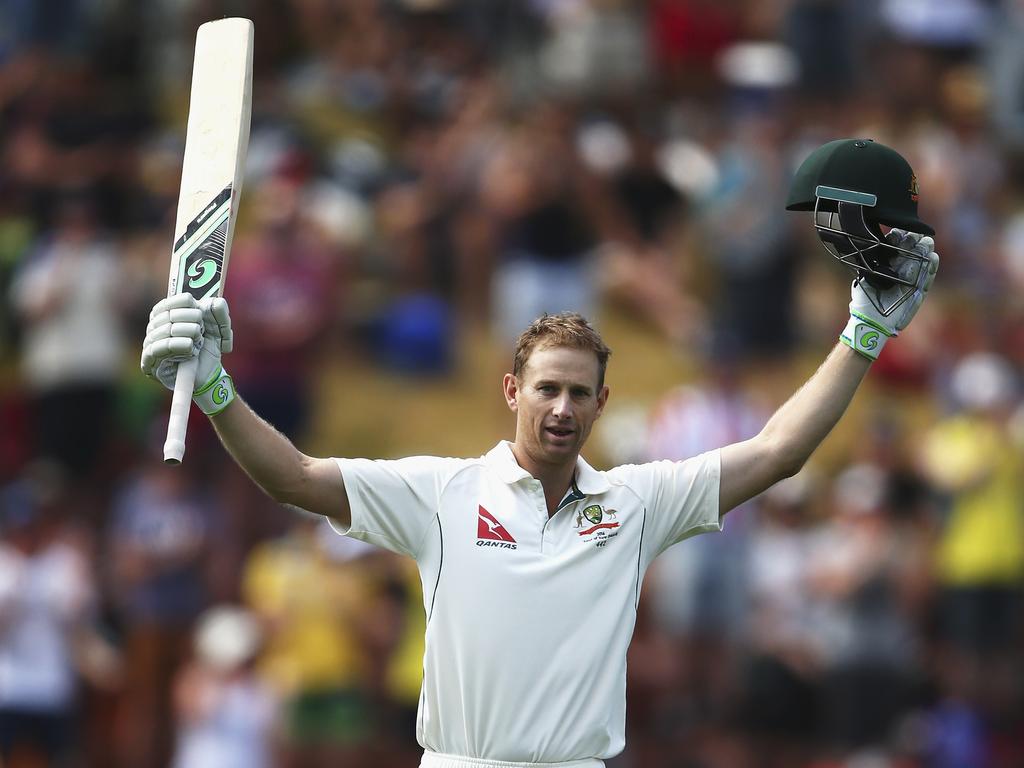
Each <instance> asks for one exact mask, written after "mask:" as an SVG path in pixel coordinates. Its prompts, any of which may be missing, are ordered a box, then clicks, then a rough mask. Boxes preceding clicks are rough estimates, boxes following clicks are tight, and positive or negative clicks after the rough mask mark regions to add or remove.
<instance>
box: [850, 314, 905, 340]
mask: <svg viewBox="0 0 1024 768" xmlns="http://www.w3.org/2000/svg"><path fill="white" fill-rule="evenodd" d="M850 315H851V316H852V317H855V318H856V319H858V320H860V321H861V322H864V323H867V324H868V325H870V326H871V327H872V328H875V329H877V330H879V331H881V332H882V333H884V334H885V335H886V336H887V337H888V336H895V335H896V332H895V331H893V330H892V329H891V328H886V327H885V326H884V325H882V324H880V323H879V322H878V321H877V320H874V319H872V318H870V317H868V316H867V315H862V314H861V313H860V312H857V311H855V310H851V311H850Z"/></svg>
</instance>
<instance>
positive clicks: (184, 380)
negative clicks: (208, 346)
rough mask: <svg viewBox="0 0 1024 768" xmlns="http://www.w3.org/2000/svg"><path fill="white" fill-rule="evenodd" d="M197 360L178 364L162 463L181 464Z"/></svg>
mask: <svg viewBox="0 0 1024 768" xmlns="http://www.w3.org/2000/svg"><path fill="white" fill-rule="evenodd" d="M198 367H199V358H197V357H192V358H189V359H188V360H185V361H184V362H181V363H179V364H178V375H177V377H176V378H175V379H174V396H173V397H172V398H171V415H170V418H169V419H168V421H167V441H166V442H165V443H164V462H165V463H167V464H181V458H182V457H183V456H184V455H185V433H186V432H187V431H188V412H189V408H190V407H191V406H192V391H193V390H194V389H195V385H196V368H198Z"/></svg>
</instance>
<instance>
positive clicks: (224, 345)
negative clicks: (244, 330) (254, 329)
mask: <svg viewBox="0 0 1024 768" xmlns="http://www.w3.org/2000/svg"><path fill="white" fill-rule="evenodd" d="M200 306H201V307H202V309H203V319H204V321H205V324H206V327H207V328H208V329H209V330H210V331H211V333H210V334H208V338H213V337H216V338H217V339H218V340H219V343H220V351H221V352H222V353H226V352H230V351H231V348H232V346H233V343H234V335H233V334H232V332H231V314H230V312H229V311H228V303H227V301H226V300H224V299H223V298H220V297H219V296H218V297H217V298H213V299H206V300H204V301H202V302H200ZM214 331H215V332H214Z"/></svg>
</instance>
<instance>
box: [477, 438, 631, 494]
mask: <svg viewBox="0 0 1024 768" xmlns="http://www.w3.org/2000/svg"><path fill="white" fill-rule="evenodd" d="M484 459H485V461H486V462H487V465H488V466H489V467H490V468H491V469H492V470H494V472H495V473H496V474H497V475H498V477H499V478H500V479H501V481H502V482H503V483H507V484H509V485H512V484H513V483H518V482H519V481H520V480H524V479H526V478H530V477H532V476H531V475H530V473H529V472H527V471H526V470H525V469H523V468H522V467H521V466H519V462H518V461H516V457H515V455H514V454H513V453H512V444H511V443H510V442H509V441H508V440H502V441H501V442H499V443H498V444H497V445H496V446H494V447H493V448H492V449H491V450H490V451H488V452H487V454H486V455H485V456H484ZM572 482H573V487H574V488H578V489H579V490H580V491H582V492H583V493H584V494H586V495H588V496H593V495H596V494H599V493H604V492H605V491H607V490H608V489H609V488H611V486H610V485H609V483H608V481H607V480H606V479H605V476H604V473H603V472H598V471H597V470H596V469H594V468H593V467H592V466H590V465H589V464H588V463H587V462H586V461H585V460H584V459H583V457H582V456H577V457H576V474H575V476H574V477H573V481H572Z"/></svg>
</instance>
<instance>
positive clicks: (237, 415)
mask: <svg viewBox="0 0 1024 768" xmlns="http://www.w3.org/2000/svg"><path fill="white" fill-rule="evenodd" d="M210 423H211V424H213V428H214V429H215V430H216V431H217V436H218V437H219V438H220V441H221V443H223V444H224V447H225V448H226V449H227V451H228V453H230V454H231V456H232V457H233V458H234V460H235V462H236V463H237V464H238V466H240V467H241V468H242V469H243V470H245V473H246V474H247V475H249V477H251V478H252V479H253V481H255V483H256V484H257V485H259V486H260V487H261V488H263V490H265V491H266V492H267V493H268V494H270V496H271V497H272V498H274V499H276V500H277V501H281V502H286V503H292V501H291V499H292V498H293V497H294V495H295V492H296V489H297V488H298V487H299V486H300V485H301V483H302V478H303V460H304V458H305V457H304V456H303V454H302V453H300V452H299V450H298V449H297V448H296V447H295V446H294V445H293V444H292V443H291V441H290V440H289V439H288V438H287V437H285V436H284V435H283V434H281V433H280V432H279V431H278V430H276V429H275V428H274V427H273V426H271V425H270V424H269V423H268V422H266V421H265V420H264V419H262V418H260V416H259V415H257V414H256V412H255V411H253V410H252V408H250V407H249V404H248V403H246V402H245V401H243V400H242V398H241V397H236V398H235V400H234V402H232V403H231V404H230V405H229V406H228V407H227V408H225V409H224V410H223V411H221V412H220V413H219V414H217V415H216V416H211V417H210Z"/></svg>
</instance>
